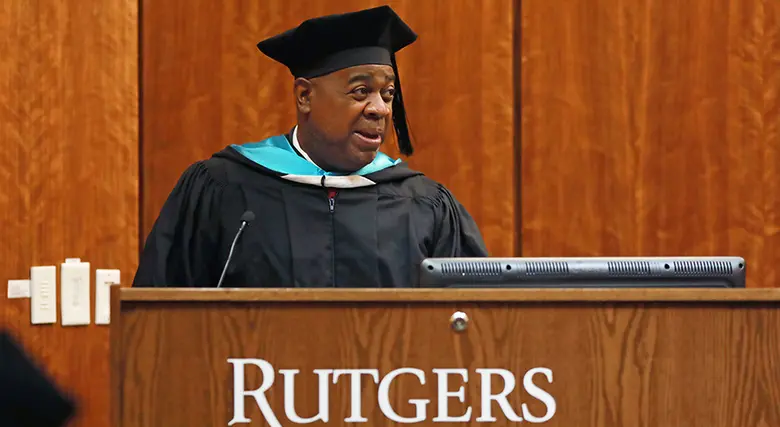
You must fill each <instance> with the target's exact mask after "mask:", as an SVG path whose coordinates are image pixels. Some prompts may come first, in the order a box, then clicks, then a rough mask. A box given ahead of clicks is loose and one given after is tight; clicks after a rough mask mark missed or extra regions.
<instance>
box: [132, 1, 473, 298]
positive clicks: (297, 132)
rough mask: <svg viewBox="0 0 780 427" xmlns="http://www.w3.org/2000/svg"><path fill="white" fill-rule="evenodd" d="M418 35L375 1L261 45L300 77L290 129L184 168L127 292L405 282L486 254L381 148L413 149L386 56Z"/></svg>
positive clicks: (452, 212) (441, 190) (439, 197)
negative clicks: (438, 261) (426, 268)
mask: <svg viewBox="0 0 780 427" xmlns="http://www.w3.org/2000/svg"><path fill="white" fill-rule="evenodd" d="M416 39H417V35H416V34H415V33H414V32H413V31H412V30H411V29H410V28H409V27H408V26H407V25H406V23H404V22H403V21H402V20H401V19H400V18H399V17H398V16H397V15H396V14H395V12H393V10H392V9H391V8H390V7H387V6H383V7H378V8H372V9H367V10H362V11H358V12H352V13H347V14H339V15H330V16H325V17H320V18H315V19H310V20H307V21H304V22H303V23H302V24H301V25H299V26H298V27H296V28H293V29H291V30H288V31H286V32H284V33H282V34H279V35H277V36H274V37H271V38H269V39H267V40H264V41H262V42H260V43H259V44H258V48H259V49H260V51H261V52H263V53H264V54H266V55H268V56H269V57H271V58H273V59H274V60H276V61H278V62H280V63H282V64H284V65H285V66H287V67H288V68H289V70H290V72H291V73H292V75H293V77H294V79H295V80H294V95H295V98H294V101H295V102H294V105H295V108H296V109H297V125H296V126H295V127H294V128H293V129H292V130H291V131H290V132H289V133H287V134H282V135H277V136H272V137H270V138H267V139H265V140H263V141H260V142H255V143H247V144H242V145H237V144H234V145H230V146H228V147H226V148H225V149H223V150H222V151H219V152H217V153H215V154H214V155H213V156H212V157H211V158H209V159H207V160H203V161H199V162H196V163H194V164H193V165H191V166H190V167H189V168H188V169H187V170H186V171H185V172H184V173H183V175H182V176H181V178H180V179H179V181H178V183H177V184H176V186H175V188H174V189H173V191H172V192H171V194H170V196H169V197H168V199H167V201H166V203H165V204H164V206H163V208H162V211H161V212H160V214H159V217H158V219H157V221H156V222H155V224H154V227H153V229H152V231H151V234H150V235H149V236H148V238H147V240H146V244H145V247H144V250H143V253H142V256H141V259H140V266H139V268H138V271H137V273H136V276H135V279H134V286H136V287H142V286H157V287H160V286H171V287H213V286H215V285H217V284H218V283H219V284H221V286H222V287H414V286H416V285H417V280H418V279H417V276H418V275H417V271H418V268H419V265H420V262H421V261H422V260H423V259H424V258H426V257H482V256H487V255H488V253H487V250H486V248H485V244H484V242H483V239H482V237H481V235H480V232H479V230H478V228H477V225H476V224H475V222H474V220H473V219H472V217H471V216H470V215H469V213H468V212H467V211H466V210H465V209H464V207H463V206H462V205H461V204H460V203H459V202H458V201H457V200H456V199H455V198H454V197H453V195H452V194H451V192H450V191H449V190H448V189H447V188H445V187H444V186H443V185H441V184H440V183H437V182H435V181H433V180H431V179H429V178H427V177H426V176H425V175H424V174H423V173H421V172H418V171H415V170H412V169H410V168H409V167H408V166H407V164H406V163H404V162H402V161H400V160H395V159H392V158H390V157H388V156H387V155H385V154H383V153H381V152H380V151H379V148H380V147H381V145H382V143H383V142H384V139H385V136H386V135H387V134H388V128H389V127H390V126H394V128H395V129H394V130H395V134H396V137H397V140H398V144H399V148H400V151H401V152H402V153H403V154H406V155H411V153H412V144H411V141H410V139H409V132H408V128H407V124H406V117H405V113H404V108H403V100H402V94H401V86H400V78H399V76H398V69H397V66H396V62H395V53H396V52H397V51H399V50H400V49H402V48H403V47H405V46H408V45H409V44H411V43H413V42H414V41H415V40H416ZM248 212H251V213H248ZM242 215H245V217H244V219H249V218H247V216H249V217H253V216H254V217H255V219H254V220H253V221H251V222H249V223H248V224H244V225H245V226H246V227H245V229H243V231H242V234H241V235H240V237H239V238H238V239H237V240H236V239H235V237H236V235H237V231H238V229H239V227H240V225H241V224H242V221H241V219H242ZM234 241H235V245H234V246H233V243H234ZM231 248H232V251H231ZM230 254H232V257H231V260H230V263H229V265H228V268H227V269H224V266H225V265H226V260H227V259H228V256H229V255H230Z"/></svg>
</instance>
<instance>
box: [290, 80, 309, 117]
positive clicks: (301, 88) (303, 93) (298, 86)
mask: <svg viewBox="0 0 780 427" xmlns="http://www.w3.org/2000/svg"><path fill="white" fill-rule="evenodd" d="M312 86H313V85H312V83H311V81H309V80H307V79H304V78H301V77H299V78H297V79H295V84H294V86H293V90H294V92H295V106H296V108H297V109H298V112H299V113H303V114H307V113H308V112H309V111H311V93H312Z"/></svg>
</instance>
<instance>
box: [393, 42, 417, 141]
mask: <svg viewBox="0 0 780 427" xmlns="http://www.w3.org/2000/svg"><path fill="white" fill-rule="evenodd" d="M391 62H392V63H393V71H394V72H395V95H394V97H393V103H394V104H395V105H393V126H394V127H395V135H396V137H397V138H398V149H399V150H400V151H401V154H403V155H405V156H411V155H412V153H413V152H414V148H413V147H412V138H411V135H410V132H409V123H408V121H407V119H406V109H405V108H404V99H403V95H402V94H401V78H400V76H399V73H398V66H397V65H396V62H395V55H391Z"/></svg>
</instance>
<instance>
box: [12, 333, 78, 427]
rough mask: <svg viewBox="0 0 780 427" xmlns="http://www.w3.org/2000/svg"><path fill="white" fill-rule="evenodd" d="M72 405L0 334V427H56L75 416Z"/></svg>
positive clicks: (68, 398) (69, 398)
mask: <svg viewBox="0 0 780 427" xmlns="http://www.w3.org/2000/svg"><path fill="white" fill-rule="evenodd" d="M74 412H75V404H74V401H73V400H72V398H71V397H70V396H67V395H66V394H64V393H63V392H62V391H61V390H60V389H59V388H57V387H56V385H55V384H54V383H53V382H52V381H51V379H50V378H49V377H48V376H47V375H45V374H44V372H43V370H41V369H40V368H39V367H38V366H36V365H35V364H33V362H32V360H31V359H30V358H29V357H28V355H27V354H26V353H25V352H24V350H23V349H22V347H21V345H19V344H18V343H17V342H16V341H15V340H14V338H13V337H12V336H11V335H10V334H9V333H8V332H5V331H2V332H0V426H6V425H8V426H12V425H19V426H39V427H59V426H63V425H65V423H66V422H67V421H68V420H69V419H70V418H71V417H72V416H73V415H74Z"/></svg>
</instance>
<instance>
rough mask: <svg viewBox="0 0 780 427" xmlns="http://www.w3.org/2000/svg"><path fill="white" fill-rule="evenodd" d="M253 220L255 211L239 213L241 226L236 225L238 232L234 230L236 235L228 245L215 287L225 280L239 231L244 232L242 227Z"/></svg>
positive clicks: (239, 234)
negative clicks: (228, 251)
mask: <svg viewBox="0 0 780 427" xmlns="http://www.w3.org/2000/svg"><path fill="white" fill-rule="evenodd" d="M254 220H255V213H254V212H252V211H246V212H244V214H243V215H241V226H240V227H238V232H236V237H234V238H233V244H232V245H230V253H229V254H228V257H227V261H225V267H223V268H222V275H221V276H219V282H217V288H219V287H222V281H223V280H225V273H227V269H228V265H230V260H231V259H232V258H233V250H234V249H235V248H236V242H238V238H239V237H240V236H241V233H243V232H244V227H246V226H247V225H249V223H250V222H252V221H254Z"/></svg>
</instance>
